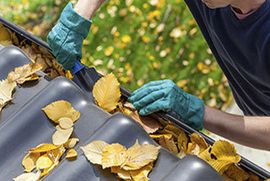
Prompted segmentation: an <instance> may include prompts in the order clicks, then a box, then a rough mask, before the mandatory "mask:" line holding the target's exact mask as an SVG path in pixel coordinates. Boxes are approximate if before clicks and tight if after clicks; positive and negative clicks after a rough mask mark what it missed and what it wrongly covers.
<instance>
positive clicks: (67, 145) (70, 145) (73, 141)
mask: <svg viewBox="0 0 270 181" xmlns="http://www.w3.org/2000/svg"><path fill="white" fill-rule="evenodd" d="M78 142H79V138H70V139H69V140H68V141H67V142H66V143H65V144H64V146H65V148H74V147H75V145H76V144H77V143H78Z"/></svg>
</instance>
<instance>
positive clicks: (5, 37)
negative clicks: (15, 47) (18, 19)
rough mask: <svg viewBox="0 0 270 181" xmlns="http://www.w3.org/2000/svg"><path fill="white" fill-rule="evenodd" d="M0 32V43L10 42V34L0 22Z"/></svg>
mask: <svg viewBox="0 0 270 181" xmlns="http://www.w3.org/2000/svg"><path fill="white" fill-rule="evenodd" d="M0 32H1V33H0V44H2V42H11V34H10V32H9V30H8V29H7V28H5V27H4V26H3V25H2V24H0ZM11 44H12V43H11Z"/></svg>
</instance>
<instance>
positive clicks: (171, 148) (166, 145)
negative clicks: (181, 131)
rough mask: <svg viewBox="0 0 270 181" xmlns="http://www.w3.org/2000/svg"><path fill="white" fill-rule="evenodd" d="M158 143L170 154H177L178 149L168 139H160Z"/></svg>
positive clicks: (171, 140)
mask: <svg viewBox="0 0 270 181" xmlns="http://www.w3.org/2000/svg"><path fill="white" fill-rule="evenodd" d="M158 143H159V144H160V145H161V146H162V147H164V148H166V149H167V150H169V151H170V152H172V153H174V154H177V153H178V148H177V146H176V144H175V142H174V141H173V139H168V138H166V137H161V138H159V140H158Z"/></svg>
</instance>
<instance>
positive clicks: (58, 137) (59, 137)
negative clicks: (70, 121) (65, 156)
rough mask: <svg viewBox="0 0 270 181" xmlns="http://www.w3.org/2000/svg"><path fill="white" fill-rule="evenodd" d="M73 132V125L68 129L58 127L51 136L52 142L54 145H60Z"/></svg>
mask: <svg viewBox="0 0 270 181" xmlns="http://www.w3.org/2000/svg"><path fill="white" fill-rule="evenodd" d="M72 132H73V127H71V128H69V129H61V128H60V129H58V130H56V132H55V133H54V134H53V136H52V142H53V144H55V145H62V144H64V143H66V142H67V141H68V139H69V138H70V136H71V134H72Z"/></svg>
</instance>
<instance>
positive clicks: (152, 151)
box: [122, 142, 159, 170]
mask: <svg viewBox="0 0 270 181" xmlns="http://www.w3.org/2000/svg"><path fill="white" fill-rule="evenodd" d="M158 153H159V147H156V146H154V145H150V144H144V145H140V144H138V143H137V142H136V143H135V144H134V145H133V146H132V147H130V148H129V149H128V150H127V153H126V154H127V160H126V162H125V164H124V165H123V166H122V168H123V169H124V170H138V169H140V168H142V167H144V166H146V165H148V164H149V163H151V162H154V161H155V160H156V159H157V156H158Z"/></svg>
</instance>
